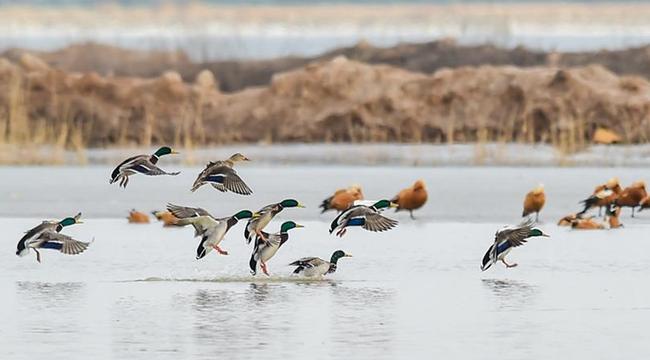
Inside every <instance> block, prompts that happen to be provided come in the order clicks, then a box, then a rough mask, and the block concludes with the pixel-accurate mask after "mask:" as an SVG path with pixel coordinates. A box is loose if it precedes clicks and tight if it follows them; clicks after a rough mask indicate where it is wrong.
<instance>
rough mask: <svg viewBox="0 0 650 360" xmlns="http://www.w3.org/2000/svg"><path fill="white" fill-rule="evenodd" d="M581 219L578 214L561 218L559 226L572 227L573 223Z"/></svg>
mask: <svg viewBox="0 0 650 360" xmlns="http://www.w3.org/2000/svg"><path fill="white" fill-rule="evenodd" d="M578 219H580V218H579V217H578V215H577V214H569V215H567V216H565V217H563V218H561V219H560V220H559V221H558V222H557V225H558V226H571V223H573V221H575V220H578Z"/></svg>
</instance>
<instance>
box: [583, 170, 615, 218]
mask: <svg viewBox="0 0 650 360" xmlns="http://www.w3.org/2000/svg"><path fill="white" fill-rule="evenodd" d="M621 191H622V189H621V185H620V184H619V181H618V178H612V179H610V180H609V181H608V182H607V183H606V184H604V186H603V185H600V186H597V187H596V189H594V194H592V195H591V196H590V197H588V198H586V199H584V200H582V201H581V202H580V203H581V204H583V205H584V209H583V210H582V211H580V212H579V213H578V215H583V214H585V213H586V212H587V211H589V209H591V208H593V207H596V206H597V207H598V208H599V209H602V208H603V207H607V206H609V204H611V203H613V202H614V201H616V199H617V198H618V194H620V193H621ZM598 215H599V216H600V210H599V213H598Z"/></svg>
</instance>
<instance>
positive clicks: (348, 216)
mask: <svg viewBox="0 0 650 360" xmlns="http://www.w3.org/2000/svg"><path fill="white" fill-rule="evenodd" d="M396 206H397V204H395V203H393V202H391V201H389V200H379V201H377V202H376V203H375V204H373V205H372V206H365V205H354V206H352V207H351V208H349V209H347V210H345V211H343V212H342V213H340V214H339V215H338V216H337V217H336V219H334V221H332V224H331V226H330V234H331V233H333V232H334V231H336V235H337V236H339V237H342V236H343V235H344V234H345V232H346V231H347V227H348V226H361V227H362V228H364V229H365V230H368V231H386V230H390V229H392V228H394V227H395V226H397V221H396V220H393V219H389V218H387V217H385V216H383V215H381V214H380V213H379V210H381V209H385V208H389V207H396Z"/></svg>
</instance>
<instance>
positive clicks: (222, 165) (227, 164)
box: [191, 153, 253, 195]
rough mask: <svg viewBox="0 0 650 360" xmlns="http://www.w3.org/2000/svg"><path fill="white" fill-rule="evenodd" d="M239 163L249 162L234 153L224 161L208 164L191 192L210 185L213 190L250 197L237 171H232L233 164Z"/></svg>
mask: <svg viewBox="0 0 650 360" xmlns="http://www.w3.org/2000/svg"><path fill="white" fill-rule="evenodd" d="M240 161H250V159H248V158H247V157H246V156H244V155H242V154H240V153H236V154H233V155H232V156H230V157H229V158H228V159H226V160H219V161H214V162H212V161H211V162H209V163H208V164H207V165H206V166H205V169H203V171H201V173H200V174H199V176H197V178H196V180H195V181H194V184H193V185H192V189H191V191H192V192H194V191H196V190H197V189H198V188H200V187H201V186H203V185H205V184H210V185H212V187H213V188H215V189H217V190H219V191H221V192H226V191H232V192H234V193H235V194H239V195H250V194H252V193H253V191H252V190H251V189H250V188H249V187H248V185H246V183H245V182H244V180H242V179H241V178H240V177H239V175H237V171H235V169H233V167H234V166H235V163H237V162H240Z"/></svg>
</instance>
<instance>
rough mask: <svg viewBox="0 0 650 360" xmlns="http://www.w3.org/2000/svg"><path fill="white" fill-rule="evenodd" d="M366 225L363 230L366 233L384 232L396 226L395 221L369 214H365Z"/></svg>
mask: <svg viewBox="0 0 650 360" xmlns="http://www.w3.org/2000/svg"><path fill="white" fill-rule="evenodd" d="M365 217H366V223H365V224H364V225H363V228H364V229H366V230H368V231H375V232H377V231H379V232H381V231H386V230H390V229H392V228H394V227H395V226H397V220H393V219H389V218H387V217H385V216H383V215H381V214H378V213H375V212H371V213H368V214H366V216H365Z"/></svg>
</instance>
